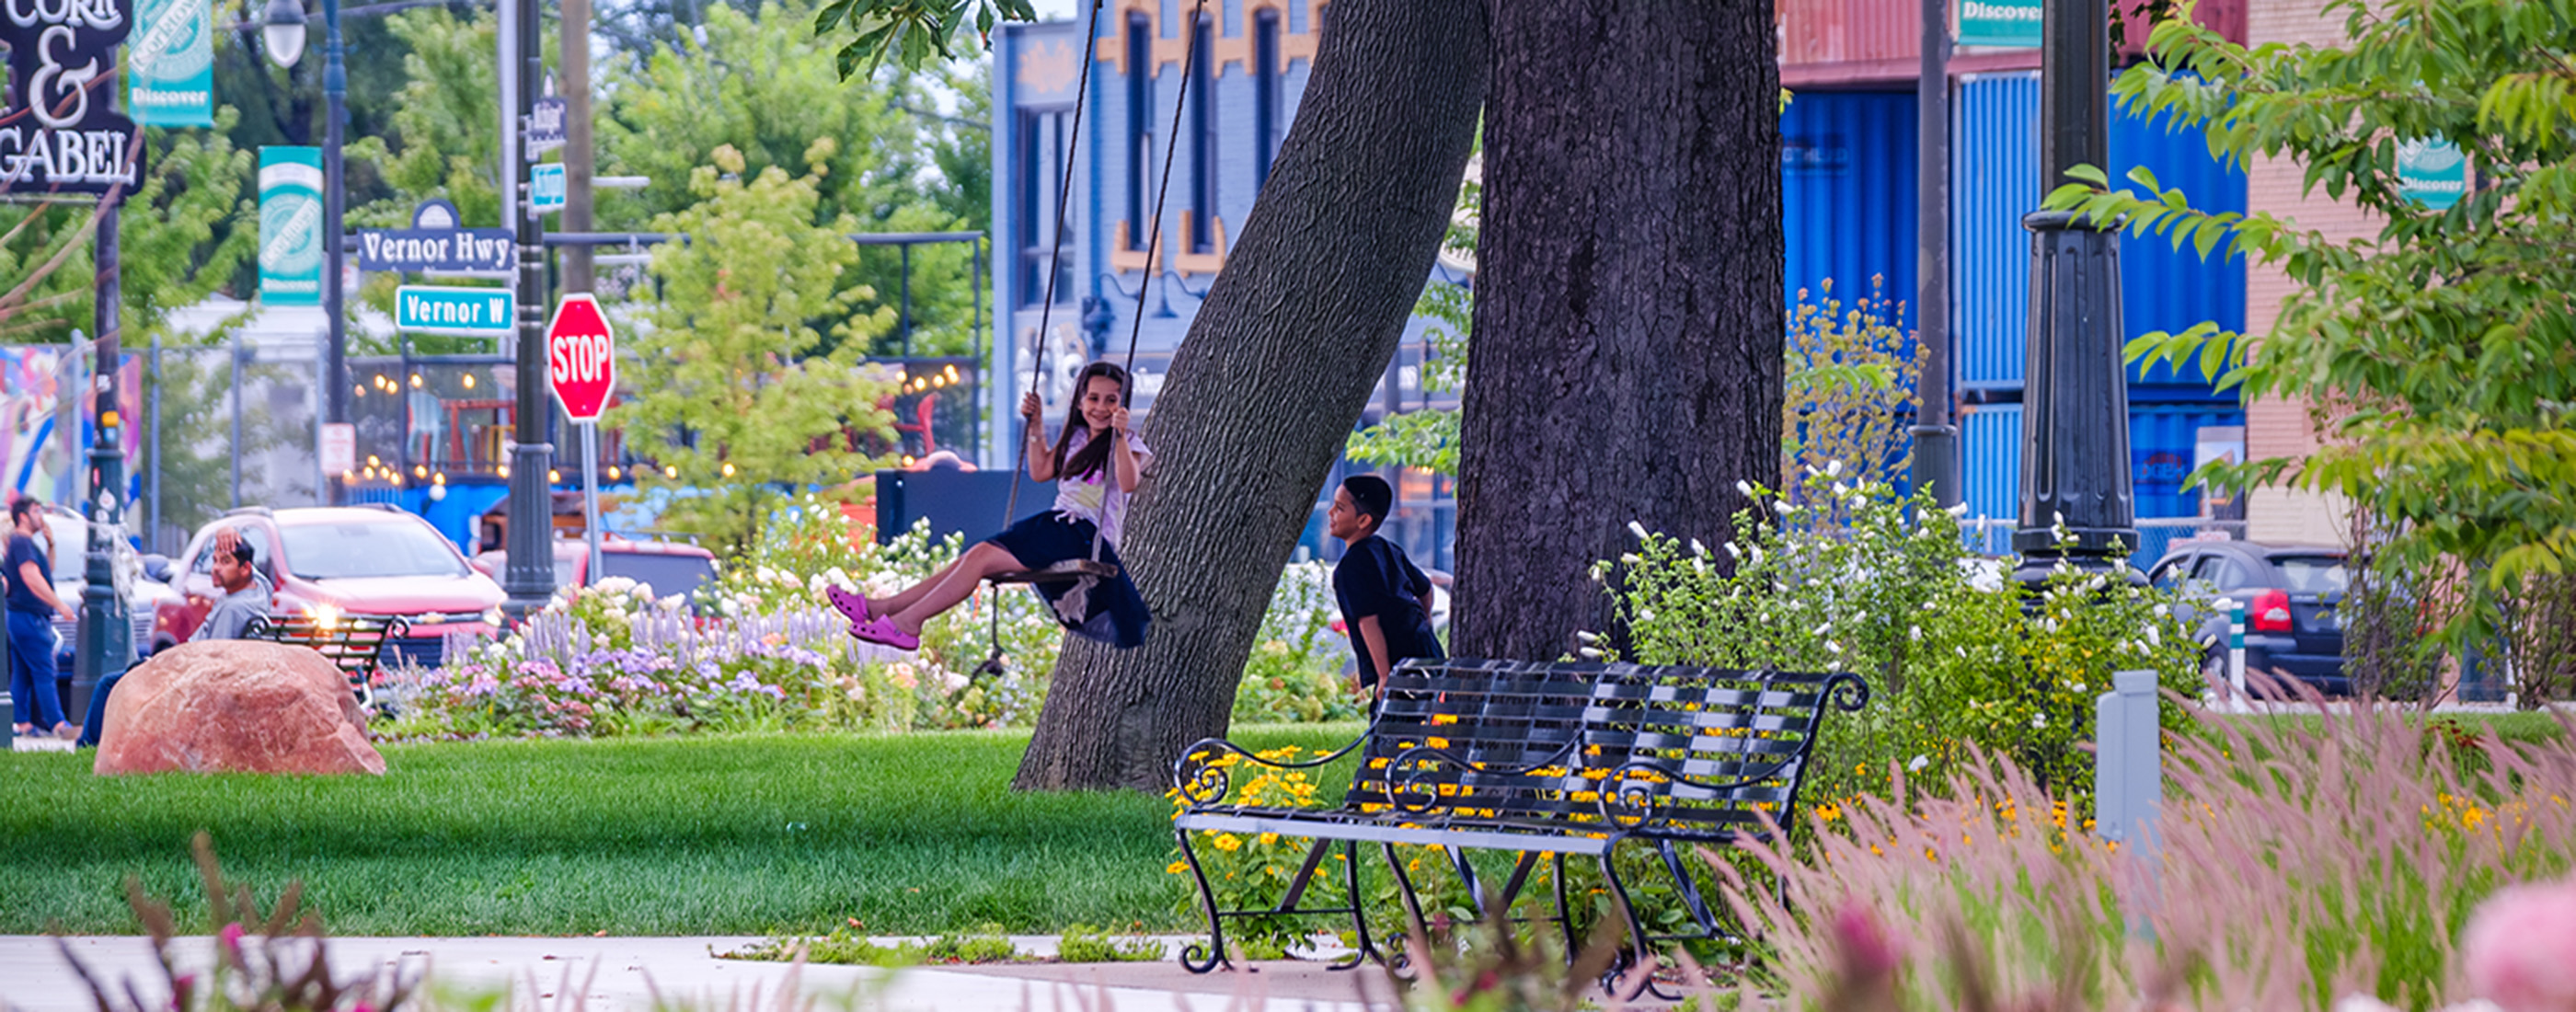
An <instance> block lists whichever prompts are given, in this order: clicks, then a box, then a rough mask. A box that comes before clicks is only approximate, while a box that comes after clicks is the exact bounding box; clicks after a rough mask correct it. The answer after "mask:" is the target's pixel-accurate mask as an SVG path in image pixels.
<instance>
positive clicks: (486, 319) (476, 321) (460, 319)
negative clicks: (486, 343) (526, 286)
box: [394, 285, 519, 337]
mask: <svg viewBox="0 0 2576 1012" xmlns="http://www.w3.org/2000/svg"><path fill="white" fill-rule="evenodd" d="M518 308H519V299H518V294H517V293H515V292H512V291H511V290H509V289H507V288H441V287H438V286H436V285H403V286H401V287H399V288H396V289H394V329H396V330H411V331H418V332H421V333H425V334H457V335H462V336H465V337H507V336H509V334H510V328H512V327H514V326H517V319H518Z"/></svg>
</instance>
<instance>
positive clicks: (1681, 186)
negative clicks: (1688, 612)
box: [1451, 0, 1783, 659]
mask: <svg viewBox="0 0 2576 1012" xmlns="http://www.w3.org/2000/svg"><path fill="white" fill-rule="evenodd" d="M1491 18H1492V38H1493V64H1494V72H1493V82H1492V91H1491V95H1490V96H1489V100H1488V104H1487V107H1486V113H1485V124H1486V131H1485V161H1484V169H1485V191H1484V198H1485V204H1484V209H1483V229H1482V231H1481V233H1480V235H1479V239H1478V245H1477V251H1476V253H1477V264H1478V267H1479V272H1478V276H1477V279H1476V282H1477V283H1476V288H1477V295H1476V316H1475V351H1474V354H1473V355H1472V356H1470V358H1469V360H1468V367H1467V382H1466V391H1465V394H1466V396H1465V403H1464V405H1463V411H1464V414H1463V417H1462V418H1461V420H1460V425H1461V433H1460V440H1459V442H1460V456H1459V476H1458V485H1459V492H1458V563H1459V565H1458V570H1459V571H1458V583H1457V587H1458V590H1457V601H1456V602H1455V604H1454V605H1453V610H1452V612H1451V614H1452V616H1453V617H1452V623H1453V633H1452V636H1453V653H1456V654H1458V655H1461V656H1477V657H1510V658H1528V659H1551V658H1555V657H1558V656H1561V655H1563V654H1566V653H1569V652H1572V651H1574V650H1575V649H1576V645H1575V642H1574V639H1573V633H1574V632H1575V631H1577V630H1578V629H1593V630H1601V629H1604V627H1605V624H1606V621H1607V617H1608V607H1609V603H1610V602H1609V598H1608V596H1607V595H1606V594H1604V592H1603V588H1602V587H1601V586H1600V585H1599V584H1596V583H1594V582H1593V581H1592V580H1591V579H1590V572H1589V571H1590V568H1591V566H1592V565H1593V563H1594V562H1596V561H1598V560H1603V559H1617V558H1618V557H1619V556H1620V554H1621V553H1623V552H1626V551H1628V550H1629V549H1630V548H1631V547H1632V546H1633V545H1634V544H1635V540H1634V536H1633V535H1631V534H1630V533H1629V531H1628V524H1629V523H1631V522H1635V523H1639V524H1642V525H1644V526H1645V527H1646V528H1648V529H1650V530H1658V531H1663V532H1666V533H1670V534H1673V535H1676V536H1681V537H1696V538H1699V539H1701V540H1703V541H1704V542H1706V543H1707V544H1708V545H1710V546H1712V547H1714V546H1716V545H1719V544H1722V543H1723V542H1724V541H1725V540H1726V535H1727V532H1728V529H1729V517H1730V516H1731V515H1732V514H1733V513H1734V511H1735V510H1737V509H1739V508H1742V507H1743V506H1745V505H1746V499H1745V498H1744V497H1743V496H1742V495H1741V494H1739V493H1738V492H1737V491H1736V490H1735V484H1736V482H1738V481H1740V480H1749V481H1753V482H1763V483H1767V482H1769V481H1772V480H1774V479H1775V477H1776V475H1777V474H1778V473H1779V466H1780V465H1779V460H1780V402H1781V386H1780V384H1781V361H1780V356H1781V340H1782V336H1781V328H1782V322H1781V319H1782V317H1781V314H1782V295H1781V287H1780V286H1781V272H1782V269H1783V268H1782V264H1781V258H1782V253H1781V224H1780V215H1781V211H1780V162H1779V151H1780V120H1779V109H1778V100H1779V83H1780V75H1779V70H1778V67H1777V65H1776V64H1775V62H1774V54H1773V50H1774V45H1775V43H1774V40H1773V35H1772V8H1771V2H1770V0H1670V2H1648V0H1562V2H1555V3H1530V2H1503V0H1493V2H1492V11H1491ZM1711 561H1712V563H1713V564H1717V565H1724V564H1725V563H1726V558H1725V555H1724V553H1722V552H1720V553H1717V556H1716V557H1715V558H1713V559H1712V560H1711Z"/></svg>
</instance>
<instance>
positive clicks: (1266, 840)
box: [1261, 833, 1279, 847]
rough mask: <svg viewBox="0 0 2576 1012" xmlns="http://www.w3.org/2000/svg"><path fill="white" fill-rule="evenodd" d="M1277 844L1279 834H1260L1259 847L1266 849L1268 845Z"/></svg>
mask: <svg viewBox="0 0 2576 1012" xmlns="http://www.w3.org/2000/svg"><path fill="white" fill-rule="evenodd" d="M1277 842H1279V834H1277V833H1263V834H1261V845H1262V846H1264V847H1267V846H1269V845H1271V844H1274V843H1277Z"/></svg>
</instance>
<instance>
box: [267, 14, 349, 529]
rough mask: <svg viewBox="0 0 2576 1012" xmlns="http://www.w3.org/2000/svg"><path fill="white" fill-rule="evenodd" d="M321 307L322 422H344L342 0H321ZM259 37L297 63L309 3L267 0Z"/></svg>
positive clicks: (335, 478)
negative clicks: (325, 325) (324, 324)
mask: <svg viewBox="0 0 2576 1012" xmlns="http://www.w3.org/2000/svg"><path fill="white" fill-rule="evenodd" d="M322 26H323V28H322V56H323V63H322V100H323V103H324V104H325V106H326V107H327V108H326V109H325V110H324V112H323V127H322V236H323V243H322V311H323V313H324V314H325V315H327V316H328V317H329V318H330V328H331V329H330V333H329V336H328V338H327V339H326V340H325V342H324V346H323V356H324V365H323V370H322V373H323V375H324V376H325V377H328V380H329V381H328V383H327V384H326V385H325V386H326V389H325V390H324V392H323V401H322V404H323V420H325V421H328V422H331V423H332V424H335V425H337V424H343V423H346V422H347V421H348V420H349V377H348V356H349V331H348V324H347V322H346V321H345V320H344V319H343V318H342V317H343V315H344V314H343V313H342V309H343V302H342V300H343V299H344V298H345V297H346V293H344V292H342V291H341V286H340V279H341V271H342V270H343V269H345V268H344V266H343V261H344V259H345V258H346V256H347V252H346V251H345V250H344V249H343V248H342V241H341V222H340V216H341V212H342V211H343V210H344V209H345V205H346V204H347V202H348V198H347V196H346V194H344V193H343V192H342V189H341V185H340V166H341V161H340V144H341V126H342V124H343V123H344V122H345V121H346V120H347V119H348V118H349V112H348V97H349V71H348V68H347V66H346V65H345V63H344V62H343V59H342V56H343V49H342V47H341V45H340V0H322ZM260 37H261V39H262V40H263V41H265V42H266V43H267V44H268V58H269V59H271V60H274V61H276V62H277V65H278V66H281V67H292V66H294V65H295V61H296V60H297V59H299V58H301V57H302V56H303V55H304V5H303V4H302V3H301V2H299V0H268V11H267V16H266V17H265V18H264V19H263V23H262V24H261V25H260ZM326 480H327V481H328V483H329V485H330V495H331V501H332V502H334V503H337V502H338V501H339V500H340V496H341V493H342V491H343V490H342V487H341V485H340V476H339V475H336V474H335V475H328V476H326Z"/></svg>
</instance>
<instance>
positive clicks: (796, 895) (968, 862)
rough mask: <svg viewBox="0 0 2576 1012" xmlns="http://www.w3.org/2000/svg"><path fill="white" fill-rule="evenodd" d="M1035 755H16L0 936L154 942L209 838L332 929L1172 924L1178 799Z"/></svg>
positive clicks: (717, 741)
mask: <svg viewBox="0 0 2576 1012" xmlns="http://www.w3.org/2000/svg"><path fill="white" fill-rule="evenodd" d="M1357 732H1358V726H1357V725H1355V724H1346V725H1322V726H1314V725H1309V726H1276V727H1259V728H1244V729H1238V732H1237V737H1238V739H1239V740H1241V741H1244V742H1246V743H1247V744H1251V745H1255V746H1257V747H1262V748H1271V747H1277V746H1280V745H1300V746H1307V747H1316V746H1324V747H1330V746H1332V745H1338V744H1340V743H1341V742H1344V741H1347V740H1349V739H1350V738H1351V737H1352V736H1354V735H1356V734H1357ZM1027 747H1028V733H1027V732H1026V731H1018V732H990V733H986V732H966V733H949V734H912V735H888V736H746V737H721V738H693V739H663V740H629V741H529V742H494V743H478V744H423V745H396V746H388V747H386V748H385V749H384V753H385V763H386V773H385V775H384V776H382V777H363V776H359V777H330V778H326V777H262V776H250V775H219V776H196V775H176V774H172V775H159V776H143V777H97V776H93V775H91V774H90V772H89V764H90V756H89V754H87V753H83V754H79V755H71V754H66V753H11V754H0V782H5V783H7V784H8V785H9V790H8V799H7V802H6V803H5V804H0V896H6V897H8V901H7V902H5V903H0V933H6V934H24V933H31V932H39V931H44V930H47V929H49V928H52V927H56V926H59V927H60V928H61V929H62V930H65V931H71V932H78V933H128V932H135V931H139V930H140V926H139V925H138V924H137V923H136V921H135V920H134V918H133V916H132V914H131V912H130V911H129V910H128V909H127V906H126V902H125V898H124V886H123V883H124V880H125V877H126V876H127V875H129V874H139V875H141V876H142V878H143V883H144V887H145V888H146V890H148V891H149V892H150V893H152V894H153V895H155V896H158V897H161V898H163V899H181V900H186V901H188V903H187V905H185V906H183V907H182V913H183V917H186V916H189V911H191V910H200V911H201V909H202V902H203V895H202V888H201V887H200V886H199V885H198V883H197V880H196V877H195V869H194V866H193V865H192V864H191V863H190V860H189V857H188V841H189V839H190V837H192V836H193V835H194V834H195V833H196V832H197V831H198V830H200V829H203V830H206V831H209V832H211V833H212V834H213V837H214V842H215V850H216V853H217V855H218V856H219V857H221V858H222V860H223V863H224V871H225V875H226V877H228V878H230V879H233V880H234V881H237V882H244V883H249V884H250V885H251V886H252V887H253V889H254V890H255V891H256V892H257V893H258V894H259V896H260V897H261V902H262V903H263V904H265V903H267V902H269V901H271V900H273V899H274V898H275V896H276V895H277V893H278V891H279V890H280V889H282V888H284V886H285V885H286V883H287V882H288V881H290V880H301V881H302V882H303V883H304V885H305V896H306V900H307V903H308V904H309V905H310V906H312V907H314V908H316V909H318V910H320V911H321V913H322V914H323V916H324V918H325V924H326V926H327V927H328V928H329V929H330V930H331V931H332V932H333V933H335V934H352V935H411V934H436V935H470V934H486V933H491V934H543V935H567V934H590V933H593V932H600V931H605V932H607V933H609V934H634V935H676V934H772V933H784V932H817V931H822V930H825V929H828V928H830V927H832V926H834V925H840V924H843V923H845V920H844V919H845V918H852V917H855V918H858V919H859V920H860V921H861V922H863V923H864V924H865V925H866V928H867V930H868V931H870V932H883V933H889V934H929V933H937V932H944V931H954V930H966V929H972V928H977V927H980V926H983V925H987V924H998V925H1000V926H1001V927H1002V928H1003V929H1004V930H1007V931H1012V932H1043V933H1052V932H1055V931H1058V930H1061V929H1062V928H1064V927H1065V926H1066V925H1068V924H1072V923H1078V922H1079V923H1090V924H1099V925H1115V926H1119V927H1124V926H1127V925H1130V924H1133V923H1135V922H1138V921H1142V922H1143V923H1144V925H1145V927H1147V928H1149V929H1164V930H1170V929H1177V928H1180V927H1181V926H1182V925H1183V924H1184V923H1185V922H1184V921H1183V919H1182V918H1181V917H1180V916H1179V915H1178V914H1176V913H1175V912H1174V911H1173V906H1174V903H1175V901H1176V900H1177V899H1179V898H1180V897H1181V895H1182V883H1181V881H1180V879H1179V878H1178V877H1176V876H1173V875H1170V874H1167V873H1166V872H1165V871H1164V866H1165V865H1166V864H1167V863H1169V862H1170V860H1171V856H1170V855H1171V851H1172V836H1171V828H1170V827H1171V822H1170V812H1171V808H1170V804H1169V803H1168V802H1167V801H1165V800H1164V799H1163V798H1161V797H1159V796H1155V795H1149V794H1143V793H1136V792H1109V793H1081V794H1016V793H1013V792H1011V791H1010V790H1009V789H1008V785H1009V783H1010V779H1011V775H1012V773H1013V771H1015V770H1016V769H1017V768H1018V764H1019V760H1020V754H1021V752H1022V751H1023V750H1025V749H1026V748H1027ZM1322 779H1323V782H1325V783H1328V784H1329V783H1347V782H1348V779H1349V773H1348V771H1347V770H1343V771H1340V772H1338V773H1335V774H1332V775H1329V776H1326V777H1324V778H1322ZM197 916H202V915H201V914H198V915H197ZM182 923H188V922H187V921H185V920H183V922H182Z"/></svg>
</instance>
